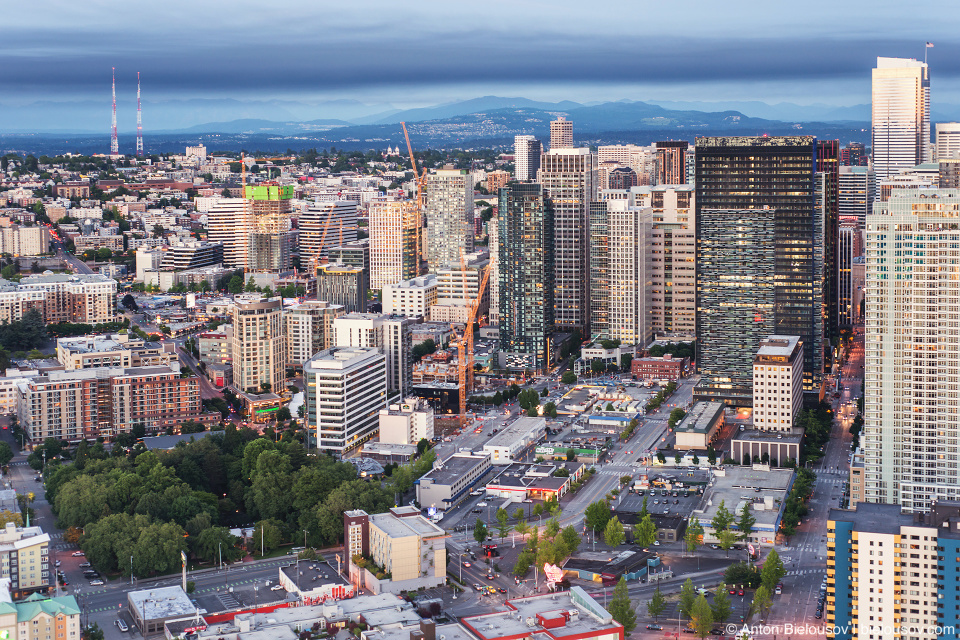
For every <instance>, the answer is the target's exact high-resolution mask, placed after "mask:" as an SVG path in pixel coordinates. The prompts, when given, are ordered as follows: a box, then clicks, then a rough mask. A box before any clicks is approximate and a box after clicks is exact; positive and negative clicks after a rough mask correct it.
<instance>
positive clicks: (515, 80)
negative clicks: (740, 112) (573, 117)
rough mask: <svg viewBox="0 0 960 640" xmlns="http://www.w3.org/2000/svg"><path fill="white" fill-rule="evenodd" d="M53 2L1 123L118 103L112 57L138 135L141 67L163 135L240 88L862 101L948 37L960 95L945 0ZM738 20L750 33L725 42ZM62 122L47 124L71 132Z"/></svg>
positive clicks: (16, 55) (18, 36)
mask: <svg viewBox="0 0 960 640" xmlns="http://www.w3.org/2000/svg"><path fill="white" fill-rule="evenodd" d="M42 4H43V3H41V5H36V6H34V5H31V6H18V7H15V8H12V9H10V10H9V11H8V12H7V13H8V14H9V15H8V16H5V22H6V25H5V26H4V27H2V28H0V29H2V33H3V35H4V38H3V40H4V44H3V45H0V83H2V86H4V87H5V91H4V92H3V95H2V96H0V118H4V112H7V114H8V115H7V117H6V119H7V120H14V119H15V118H14V116H13V115H11V114H13V113H15V111H16V109H17V108H22V107H24V106H26V105H32V104H34V103H38V102H39V103H47V102H52V103H56V104H55V105H54V107H56V108H59V109H60V113H62V115H61V116H59V118H58V120H60V121H61V123H62V124H64V125H65V124H67V123H69V121H70V120H71V119H72V118H73V116H72V114H71V111H70V109H69V105H76V104H78V103H82V102H83V101H94V102H95V103H96V102H99V101H101V100H106V99H107V98H108V96H109V93H108V92H109V74H110V68H111V67H116V69H117V94H118V95H117V101H118V121H119V122H118V125H119V128H120V129H121V130H122V131H127V130H132V129H134V128H135V100H136V74H137V72H138V71H139V72H141V74H142V80H143V100H144V107H145V111H144V118H145V123H144V127H145V129H146V130H148V131H149V130H151V129H154V128H157V127H154V126H153V125H152V124H151V117H150V112H151V111H152V112H153V113H154V114H156V113H157V110H158V108H163V107H164V104H165V103H166V104H167V106H169V107H172V106H174V105H178V106H182V101H190V100H198V99H199V100H204V101H211V104H207V105H199V106H194V107H193V108H194V110H195V111H196V113H195V116H194V118H195V121H194V122H192V124H201V123H205V122H211V121H217V120H218V118H217V117H216V116H215V109H214V107H215V106H216V104H215V103H217V102H218V101H223V100H231V99H234V100H241V101H251V102H253V101H280V102H286V103H288V104H287V105H286V106H287V108H286V113H278V116H277V117H278V119H285V118H291V117H292V118H296V119H315V118H328V117H340V118H342V117H343V115H342V112H343V111H344V110H346V111H347V112H350V111H351V110H355V111H357V112H364V111H366V112H367V113H376V112H378V111H386V110H389V109H392V108H398V109H406V108H412V107H420V106H427V105H433V104H443V103H449V102H455V101H458V100H466V99H471V98H475V97H479V96H483V95H500V96H523V97H526V98H530V99H533V100H543V101H553V102H557V101H562V100H571V101H575V102H580V103H593V102H605V101H616V100H644V101H669V100H679V101H706V102H713V101H727V100H738V101H749V100H756V101H761V102H766V103H768V104H774V103H777V102H784V101H787V102H793V103H796V104H801V105H803V104H813V103H822V104H826V105H836V106H852V105H860V104H866V103H869V99H870V84H869V83H870V74H869V70H870V69H871V68H872V67H873V66H874V64H875V61H876V57H877V56H887V57H915V58H918V59H922V57H923V54H924V43H925V42H926V41H931V42H933V43H934V44H935V45H936V48H934V49H932V50H930V64H931V77H932V85H933V89H932V95H933V102H934V103H937V102H940V103H942V104H951V103H958V104H960V82H958V79H960V62H958V61H960V56H958V55H956V54H958V53H960V41H958V39H957V37H956V36H955V35H954V34H955V33H956V32H957V26H960V25H958V22H960V19H958V18H957V17H956V16H955V12H952V11H950V10H949V9H950V8H951V7H950V5H949V4H947V3H946V2H936V3H933V6H932V8H931V11H929V12H928V13H927V14H926V15H931V16H936V19H935V20H933V19H930V20H926V19H923V18H919V17H917V16H904V15H903V13H904V11H903V6H902V4H900V3H882V4H876V3H867V2H860V1H858V2H852V3H829V2H826V1H825V0H817V1H816V2H813V3H810V5H809V6H808V7H807V9H806V11H805V12H804V15H803V16H799V17H798V16H796V15H794V14H793V13H789V12H787V11H786V10H785V9H784V10H776V9H774V10H771V9H770V8H769V7H764V5H761V4H760V3H758V2H751V1H748V0H741V1H739V2H734V3H726V4H724V5H723V6H722V7H721V6H713V5H704V4H703V3H699V2H685V3H681V4H680V5H679V6H678V5H677V4H676V3H673V4H671V5H670V6H669V7H668V6H644V7H639V8H638V7H637V6H636V5H634V4H632V3H629V2H613V3H609V4H607V5H605V6H604V10H603V11H597V12H594V13H585V12H583V11H581V10H580V9H579V5H576V4H574V3H572V2H560V3H552V4H550V5H547V4H544V3H535V4H527V5H523V6H516V5H514V4H507V3H505V2H499V1H497V2H493V3H490V4H489V5H488V6H487V10H484V11H483V12H479V11H474V10H471V9H470V8H468V7H467V6H452V5H448V4H445V3H439V2H422V3H418V4H417V5H415V6H404V8H403V10H402V13H401V12H398V11H397V9H396V7H395V6H394V5H391V4H387V3H385V2H381V1H380V0H370V1H367V2H364V3H361V4H360V5H357V6H351V7H337V11H336V13H331V12H330V11H329V7H328V6H324V5H320V6H317V5H313V4H307V3H301V2H287V3H284V4H283V5H282V6H280V7H278V8H274V9H272V10H271V11H270V12H269V14H270V16H272V18H269V19H265V16H264V14H265V11H264V9H263V8H262V7H261V6H259V5H257V4H254V3H253V2H249V1H248V0H244V1H242V2H239V3H234V4H231V5H229V7H227V6H225V5H221V4H220V3H213V4H207V5H201V6H196V5H194V4H187V3H186V2H183V1H182V0H173V1H172V2H168V3H165V4H164V5H163V7H144V6H135V5H120V4H118V3H116V2H113V1H111V0H93V1H92V2H89V3H85V4H84V5H83V7H82V8H81V7H79V6H74V5H66V6H60V7H58V8H57V11H54V12H50V11H49V10H48V8H47V7H45V6H42ZM760 7H764V10H763V11H758V10H756V9H757V8H760ZM938 7H939V8H942V9H943V10H942V11H939V10H938ZM573 13H575V15H576V19H575V20H572V19H570V17H569V16H571V15H572V14H573ZM612 15H616V16H620V17H623V16H626V17H627V18H628V19H624V20H617V21H611V20H610V19H609V17H610V16H612ZM631 16H632V17H633V19H630V17H631ZM678 16H682V17H683V19H682V20H678ZM894 24H895V25H896V27H897V28H896V32H895V33H894V32H892V30H891V29H890V25H894ZM38 25H39V26H38ZM727 33H732V34H734V36H735V37H733V38H725V37H722V36H724V35H725V34H727ZM518 61H519V62H518ZM105 96H107V98H105ZM333 100H356V101H359V102H361V103H363V104H365V105H368V106H369V108H367V109H363V108H362V107H360V106H359V105H341V107H343V108H341V109H340V112H341V113H340V114H333V113H332V110H331V109H332V108H331V107H330V106H326V107H322V106H321V105H322V103H324V102H327V101H333ZM104 113H105V121H106V122H107V123H109V111H107V110H105V111H104ZM207 113H210V114H211V115H209V116H207V115H204V114H207ZM748 115H750V114H748ZM241 117H243V116H241ZM246 117H259V116H246ZM158 120H159V119H158V118H155V121H158ZM57 124H58V123H51V124H49V125H48V126H46V127H45V129H49V130H52V129H60V130H63V129H69V128H70V127H69V126H57ZM4 128H5V129H11V128H17V127H15V126H13V127H11V126H7V127H4ZM83 128H84V129H88V128H89V127H86V126H84V127H83Z"/></svg>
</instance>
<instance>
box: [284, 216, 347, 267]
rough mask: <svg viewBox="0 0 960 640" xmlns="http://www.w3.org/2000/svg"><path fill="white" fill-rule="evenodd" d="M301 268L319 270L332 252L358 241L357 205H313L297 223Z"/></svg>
mask: <svg viewBox="0 0 960 640" xmlns="http://www.w3.org/2000/svg"><path fill="white" fill-rule="evenodd" d="M297 228H298V229H299V230H300V234H299V243H300V264H301V265H303V266H304V268H306V269H311V268H316V267H317V266H319V265H320V264H321V262H322V257H325V256H328V255H329V251H330V249H331V248H333V247H335V246H342V245H344V244H345V243H351V242H355V241H356V240H357V203H356V202H354V201H352V200H334V201H332V202H321V201H319V200H317V201H314V202H311V203H309V204H308V205H307V206H306V209H305V210H303V211H301V212H300V215H299V217H298V219H297Z"/></svg>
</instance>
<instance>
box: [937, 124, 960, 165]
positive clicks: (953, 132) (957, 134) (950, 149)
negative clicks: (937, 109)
mask: <svg viewBox="0 0 960 640" xmlns="http://www.w3.org/2000/svg"><path fill="white" fill-rule="evenodd" d="M936 130H937V143H936V144H937V147H936V158H935V160H937V161H939V160H947V159H949V158H958V157H960V122H938V123H937V125H936Z"/></svg>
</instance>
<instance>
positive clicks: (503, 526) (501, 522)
mask: <svg viewBox="0 0 960 640" xmlns="http://www.w3.org/2000/svg"><path fill="white" fill-rule="evenodd" d="M496 517H497V533H498V534H499V535H500V541H501V542H503V539H504V538H506V537H507V534H508V533H510V528H511V527H510V525H509V524H507V520H509V519H510V514H509V513H507V510H506V509H503V508H500V509H497V513H496Z"/></svg>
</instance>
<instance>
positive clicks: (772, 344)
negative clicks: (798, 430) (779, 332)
mask: <svg viewBox="0 0 960 640" xmlns="http://www.w3.org/2000/svg"><path fill="white" fill-rule="evenodd" d="M802 407H803V342H802V341H801V340H800V337H799V336H769V337H767V338H764V339H763V340H761V341H760V348H759V349H758V350H757V355H756V356H754V358H753V426H754V427H755V428H757V429H760V430H761V431H790V430H792V429H793V426H794V424H795V420H796V417H797V414H799V413H800V409H801V408H802Z"/></svg>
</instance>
